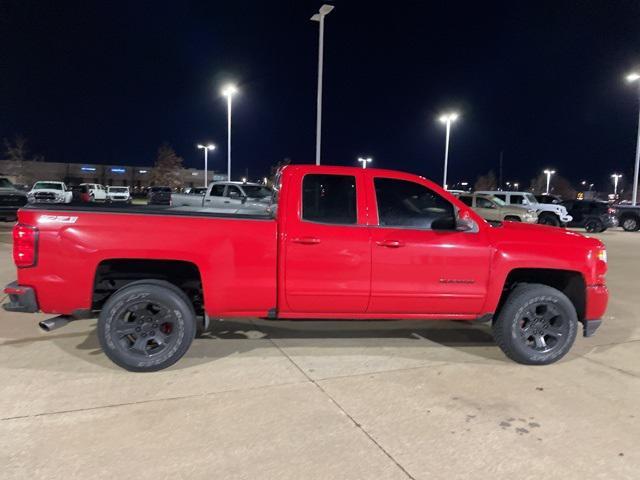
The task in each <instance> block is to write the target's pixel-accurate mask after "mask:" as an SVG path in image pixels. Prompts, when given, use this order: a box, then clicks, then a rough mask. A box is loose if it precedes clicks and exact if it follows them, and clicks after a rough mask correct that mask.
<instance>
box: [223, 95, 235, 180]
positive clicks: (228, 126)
mask: <svg viewBox="0 0 640 480" xmlns="http://www.w3.org/2000/svg"><path fill="white" fill-rule="evenodd" d="M236 93H238V88H237V87H236V86H235V85H234V84H232V83H230V84H228V85H225V86H224V87H223V88H222V95H223V96H225V97H227V181H229V182H230V181H231V99H232V98H233V96H234V95H235V94H236Z"/></svg>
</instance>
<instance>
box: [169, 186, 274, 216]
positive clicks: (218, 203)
mask: <svg viewBox="0 0 640 480" xmlns="http://www.w3.org/2000/svg"><path fill="white" fill-rule="evenodd" d="M193 190H194V191H193V192H191V191H190V192H189V193H174V194H172V195H171V204H172V205H173V206H174V207H187V206H188V207H202V208H205V209H207V211H208V212H211V211H215V212H219V213H264V212H265V211H266V210H267V208H268V207H269V205H270V202H271V195H272V190H271V189H270V188H269V187H267V186H265V185H261V184H259V183H246V182H213V183H211V184H210V185H209V188H208V189H207V191H206V192H205V193H204V194H203V193H202V190H201V189H199V188H194V189H193Z"/></svg>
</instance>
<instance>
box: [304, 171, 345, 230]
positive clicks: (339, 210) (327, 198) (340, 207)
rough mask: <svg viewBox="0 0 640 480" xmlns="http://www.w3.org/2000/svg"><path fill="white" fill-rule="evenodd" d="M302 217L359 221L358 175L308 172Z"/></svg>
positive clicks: (341, 223)
mask: <svg viewBox="0 0 640 480" xmlns="http://www.w3.org/2000/svg"><path fill="white" fill-rule="evenodd" d="M302 218H303V220H310V221H312V222H321V223H335V224H340V225H352V224H355V223H357V221H358V218H357V210H356V178H355V177H354V176H350V175H316V174H311V175H305V177H304V180H303V181H302Z"/></svg>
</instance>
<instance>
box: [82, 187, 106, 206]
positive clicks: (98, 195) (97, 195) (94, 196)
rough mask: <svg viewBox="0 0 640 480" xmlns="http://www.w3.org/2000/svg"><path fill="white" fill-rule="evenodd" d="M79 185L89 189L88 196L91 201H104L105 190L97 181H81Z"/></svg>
mask: <svg viewBox="0 0 640 480" xmlns="http://www.w3.org/2000/svg"><path fill="white" fill-rule="evenodd" d="M80 186H81V187H83V186H84V187H87V190H88V191H89V198H90V201H91V202H106V201H107V191H106V190H105V188H104V187H103V186H102V185H100V184H99V183H81V184H80Z"/></svg>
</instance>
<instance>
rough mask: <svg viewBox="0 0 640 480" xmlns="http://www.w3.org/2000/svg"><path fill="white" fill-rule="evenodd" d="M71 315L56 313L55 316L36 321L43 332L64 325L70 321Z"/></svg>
mask: <svg viewBox="0 0 640 480" xmlns="http://www.w3.org/2000/svg"><path fill="white" fill-rule="evenodd" d="M71 320H72V319H71V317H69V316H67V315H58V316H57V317H53V318H48V319H47V320H43V321H41V322H39V323H38V325H39V326H40V328H41V329H42V330H43V331H45V332H50V331H52V330H55V329H57V328H60V327H64V326H65V325H66V324H67V323H69V322H70V321H71Z"/></svg>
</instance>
